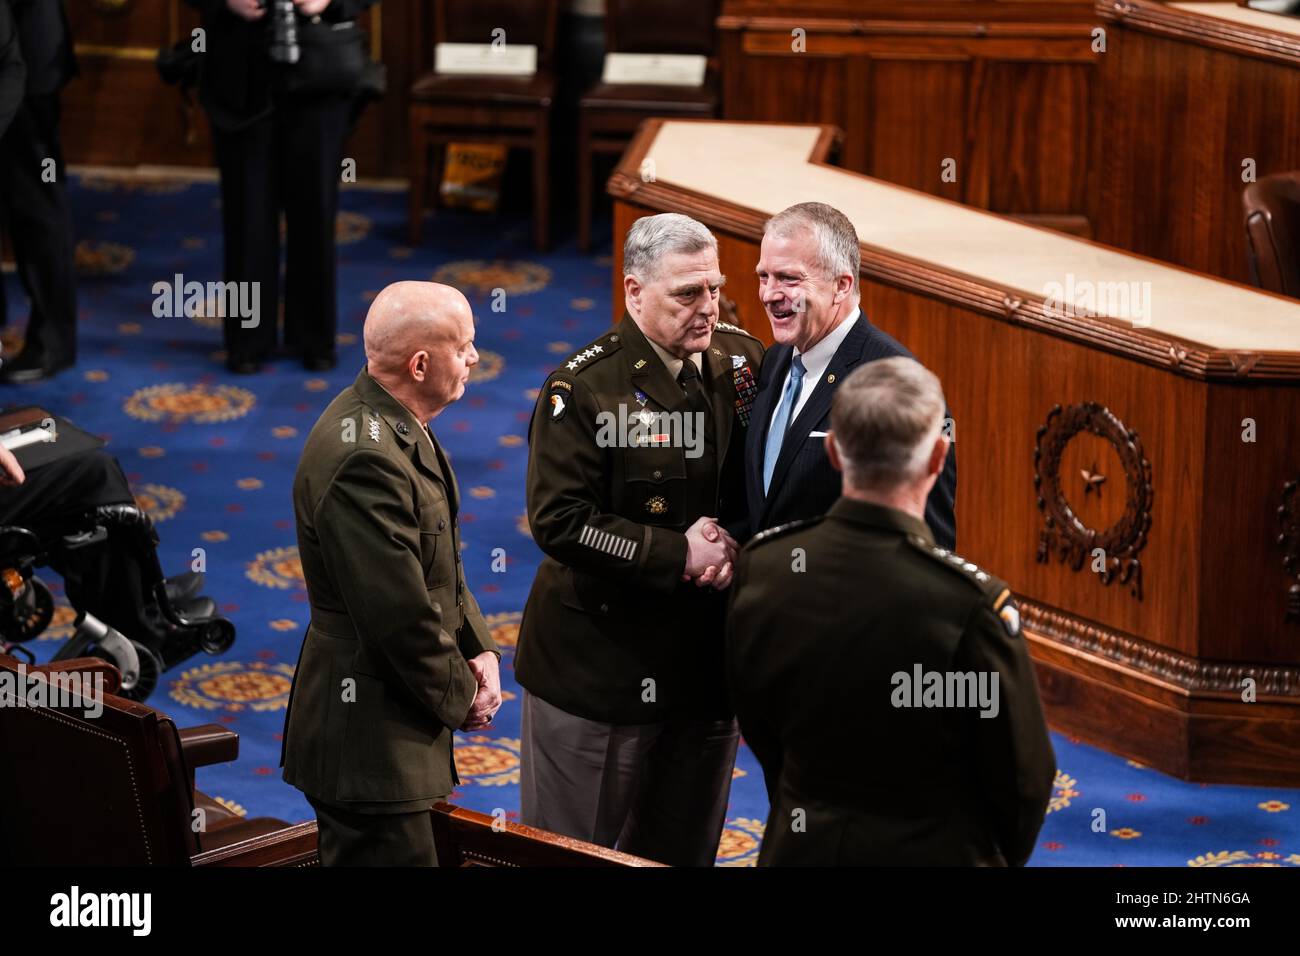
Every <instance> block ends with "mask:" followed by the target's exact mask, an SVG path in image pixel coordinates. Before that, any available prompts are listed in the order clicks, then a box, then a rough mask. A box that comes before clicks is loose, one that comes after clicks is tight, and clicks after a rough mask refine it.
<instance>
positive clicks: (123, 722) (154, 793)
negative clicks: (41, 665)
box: [0, 657, 199, 866]
mask: <svg viewBox="0 0 1300 956" xmlns="http://www.w3.org/2000/svg"><path fill="white" fill-rule="evenodd" d="M31 679H32V678H31V671H30V670H28V671H27V673H26V677H25V678H24V679H23V680H22V681H21V683H20V675H19V671H18V662H17V661H15V660H14V659H13V658H10V657H0V694H4V691H5V689H6V685H8V687H10V688H21V687H22V686H23V685H27V686H30V682H31ZM84 689H85V690H86V691H87V692H89V691H90V688H89V686H86V687H84ZM113 689H115V688H112V687H108V686H106V687H105V688H104V691H105V692H104V694H103V698H102V706H103V710H102V712H101V713H99V714H98V715H97V716H87V713H86V711H87V709H89V710H90V712H91V713H94V710H95V708H97V707H98V705H99V702H97V701H95V700H92V699H89V698H83V697H80V696H76V695H74V694H71V693H69V695H68V696H69V698H70V700H69V701H68V702H69V703H70V704H72V706H67V707H49V706H45V707H19V706H15V705H14V700H13V698H12V696H11V695H10V696H8V698H7V699H6V700H4V701H2V702H0V753H3V754H4V758H3V759H2V760H0V848H2V849H0V859H3V857H4V856H8V857H9V859H8V860H7V861H6V862H8V863H10V864H12V865H22V864H28V863H41V864H55V865H59V864H62V865H77V866H84V865H107V866H158V865H182V866H188V865H189V862H190V857H191V856H192V855H194V854H195V853H197V852H198V850H199V842H198V835H197V834H196V833H195V832H194V830H193V828H192V827H191V812H192V810H193V797H192V795H191V790H190V787H191V784H190V781H189V775H188V772H187V771H186V769H185V762H184V759H183V758H182V756H181V745H180V737H179V735H178V733H177V730H176V725H175V724H173V723H172V721H171V720H170V719H169V718H167V717H166V716H164V715H163V714H160V713H159V712H158V711H156V710H154V709H153V708H152V707H148V706H146V705H144V704H138V703H135V702H134V701H130V700H127V699H126V698H122V697H116V696H114V695H113V694H112V693H111V691H112V690H113Z"/></svg>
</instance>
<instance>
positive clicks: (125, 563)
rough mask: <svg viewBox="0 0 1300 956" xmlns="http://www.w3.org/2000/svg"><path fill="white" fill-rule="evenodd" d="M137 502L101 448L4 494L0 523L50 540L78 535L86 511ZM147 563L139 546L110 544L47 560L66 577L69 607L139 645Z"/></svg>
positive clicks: (37, 472) (53, 465) (41, 471)
mask: <svg viewBox="0 0 1300 956" xmlns="http://www.w3.org/2000/svg"><path fill="white" fill-rule="evenodd" d="M133 501H134V498H133V496H132V494H131V488H130V485H129V484H128V483H127V480H126V476H125V475H124V474H123V473H122V467H121V465H119V464H118V463H117V459H116V458H114V457H113V456H112V455H110V454H108V452H106V451H104V450H103V449H96V450H94V451H88V452H84V453H81V454H74V455H68V456H67V457H64V458H59V459H57V460H55V461H52V462H49V463H48V464H44V465H41V466H40V467H38V468H33V469H32V470H31V471H29V472H27V474H26V480H25V481H24V482H23V483H22V484H21V485H18V486H17V487H12V488H10V487H4V488H0V525H17V526H19V527H23V528H27V529H28V530H30V531H32V532H34V533H35V534H36V535H37V537H38V538H40V539H41V540H42V541H48V540H49V539H50V538H51V537H53V536H55V535H58V534H63V533H65V532H67V531H69V530H72V527H75V526H76V525H77V522H76V521H75V519H76V518H77V517H78V516H79V515H80V514H81V513H82V512H85V511H87V510H89V509H91V508H95V507H98V506H99V505H111V504H122V503H125V504H130V503H132V502H133ZM146 558H147V556H146V555H143V554H141V552H140V545H139V544H138V543H137V542H135V541H134V540H132V541H129V542H127V541H116V540H112V539H110V541H109V543H108V545H107V546H104V547H100V548H96V549H87V550H85V551H78V552H73V551H65V550H62V549H59V548H55V549H52V550H51V552H50V555H49V560H50V567H52V568H54V570H55V571H57V572H58V573H59V574H60V575H61V576H62V577H63V583H64V590H65V592H66V594H67V597H68V603H69V604H71V605H72V606H73V607H74V608H76V609H77V610H78V611H85V612H87V613H89V614H93V615H94V616H95V617H97V618H99V620H101V621H104V622H105V623H107V624H110V625H112V626H113V627H115V628H117V629H118V630H119V631H121V632H122V633H123V634H125V635H126V636H127V637H134V638H135V639H136V640H140V639H142V636H143V632H142V630H141V628H142V627H143V625H142V623H141V617H140V615H141V613H142V608H143V605H144V603H145V601H146V595H145V593H144V591H145V584H146V582H145V577H146V575H145V571H144V565H145V563H146V560H145V559H146ZM148 563H150V564H152V561H149V562H148ZM150 583H152V582H150Z"/></svg>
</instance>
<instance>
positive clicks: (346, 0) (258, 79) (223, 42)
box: [185, 0, 376, 132]
mask: <svg viewBox="0 0 1300 956" xmlns="http://www.w3.org/2000/svg"><path fill="white" fill-rule="evenodd" d="M185 2H186V3H188V4H189V5H190V6H191V7H195V8H197V9H198V10H199V11H200V12H201V13H202V14H203V27H204V29H205V30H206V31H207V53H206V54H205V55H204V57H203V72H202V76H201V78H200V80H199V102H200V103H202V104H203V108H204V110H206V111H207V114H208V119H210V120H211V122H212V125H213V126H214V127H216V128H217V129H219V130H223V131H225V132H238V131H239V130H241V129H244V128H245V127H248V126H251V125H252V124H253V123H255V122H257V121H258V120H259V119H262V118H263V117H265V116H267V115H269V114H270V113H271V111H272V109H273V108H274V96H273V86H274V84H275V77H276V74H275V70H274V69H273V64H272V63H271V57H270V53H269V48H270V36H269V34H270V22H269V21H270V16H271V15H270V12H269V11H268V12H267V14H266V15H265V16H263V17H262V19H260V20H257V21H253V22H250V21H248V20H245V19H243V18H242V17H240V16H237V15H236V14H234V13H232V12H231V11H230V8H229V7H227V6H226V3H225V0H185ZM375 2H376V0H333V2H332V3H331V4H330V5H329V6H328V7H326V8H325V12H324V13H322V14H321V19H322V20H326V21H328V22H330V23H341V22H343V21H345V20H355V19H356V18H357V17H358V16H360V15H361V14H362V13H363V12H364V11H365V10H366V8H367V7H370V6H373V5H374V3H375Z"/></svg>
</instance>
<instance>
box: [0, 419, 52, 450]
mask: <svg viewBox="0 0 1300 956" xmlns="http://www.w3.org/2000/svg"><path fill="white" fill-rule="evenodd" d="M41 441H54V430H53V429H50V428H44V427H42V426H40V425H37V426H36V427H35V428H31V429H28V430H27V431H25V432H21V431H12V432H6V433H5V434H4V435H3V436H0V442H2V443H3V444H4V446H5V447H6V448H8V449H9V450H10V451H13V450H14V449H15V448H24V447H26V446H27V445H35V444H36V443H37V442H41Z"/></svg>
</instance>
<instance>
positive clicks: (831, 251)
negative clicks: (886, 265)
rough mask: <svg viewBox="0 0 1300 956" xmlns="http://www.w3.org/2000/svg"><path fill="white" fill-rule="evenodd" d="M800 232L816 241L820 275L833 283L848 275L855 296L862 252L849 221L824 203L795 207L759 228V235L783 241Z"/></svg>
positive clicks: (805, 203)
mask: <svg viewBox="0 0 1300 956" xmlns="http://www.w3.org/2000/svg"><path fill="white" fill-rule="evenodd" d="M803 229H809V230H811V231H812V234H813V238H815V239H816V240H817V250H818V254H817V260H818V264H819V265H820V266H821V267H822V274H823V275H824V276H825V277H826V278H828V279H833V278H835V277H836V276H838V275H842V274H844V273H845V272H847V273H849V274H850V275H851V276H853V289H852V292H853V295H855V296H856V295H858V294H859V290H858V271H859V270H860V269H861V268H862V252H861V250H860V249H859V248H858V231H857V230H856V229H854V228H853V223H851V222H849V217H848V216H846V215H844V213H842V212H840V211H839V210H838V209H836V208H835V207H834V206H828V205H826V203H824V202H801V203H795V204H794V205H793V206H788V207H786V208H785V209H782V210H781V211H780V212H778V213H777V214H776V215H775V216H773V217H772V218H771V219H769V220H768V221H767V222H766V223H765V224H764V225H763V235H767V234H768V233H769V232H771V233H775V234H776V235H778V236H782V237H786V236H790V235H791V234H793V233H796V232H799V231H801V230H803Z"/></svg>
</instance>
